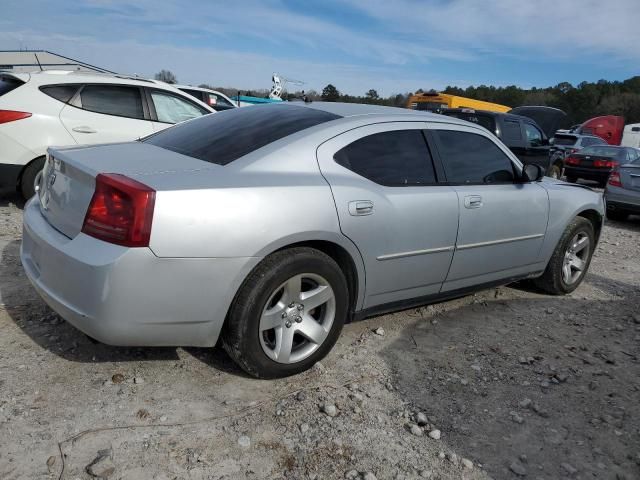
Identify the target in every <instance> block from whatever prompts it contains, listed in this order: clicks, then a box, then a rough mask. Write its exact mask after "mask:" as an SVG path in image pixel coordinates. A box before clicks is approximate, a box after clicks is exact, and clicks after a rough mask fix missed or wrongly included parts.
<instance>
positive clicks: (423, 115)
mask: <svg viewBox="0 0 640 480" xmlns="http://www.w3.org/2000/svg"><path fill="white" fill-rule="evenodd" d="M283 103H294V104H295V105H296V106H304V107H307V108H313V109H316V110H322V111H324V112H328V113H332V114H334V115H338V116H340V117H344V118H349V117H357V116H361V115H376V116H383V115H384V116H387V115H389V116H404V117H411V119H414V120H416V121H428V120H432V121H437V122H447V123H456V124H461V125H462V124H464V125H467V124H468V123H469V122H465V121H464V120H460V119H457V118H451V117H444V116H443V115H438V114H436V113H431V112H425V111H419V110H409V109H408V108H398V107H387V106H384V105H369V104H364V103H341V102H304V103H303V102H283Z"/></svg>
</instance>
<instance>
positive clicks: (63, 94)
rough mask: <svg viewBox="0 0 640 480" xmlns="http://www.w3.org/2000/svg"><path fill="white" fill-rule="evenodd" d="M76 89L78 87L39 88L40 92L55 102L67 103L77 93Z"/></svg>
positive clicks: (47, 86)
mask: <svg viewBox="0 0 640 480" xmlns="http://www.w3.org/2000/svg"><path fill="white" fill-rule="evenodd" d="M78 87H79V85H46V86H44V87H40V91H41V92H42V93H46V94H47V95H49V96H50V97H53V98H55V99H56V100H60V101H61V102H64V103H67V102H68V101H69V100H71V97H73V96H74V95H75V93H76V92H77V91H78Z"/></svg>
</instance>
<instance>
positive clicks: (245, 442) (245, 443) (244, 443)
mask: <svg viewBox="0 0 640 480" xmlns="http://www.w3.org/2000/svg"><path fill="white" fill-rule="evenodd" d="M238 445H240V446H241V447H242V448H249V447H250V446H251V439H250V438H249V437H247V436H246V435H242V436H241V437H240V438H238Z"/></svg>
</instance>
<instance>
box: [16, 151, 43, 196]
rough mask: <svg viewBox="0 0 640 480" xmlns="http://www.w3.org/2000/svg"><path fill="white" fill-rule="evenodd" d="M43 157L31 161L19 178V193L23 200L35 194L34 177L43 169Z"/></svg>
mask: <svg viewBox="0 0 640 480" xmlns="http://www.w3.org/2000/svg"><path fill="white" fill-rule="evenodd" d="M44 161H45V157H39V158H36V159H35V160H32V161H31V163H30V164H29V165H27V166H26V168H25V169H24V171H23V172H22V176H21V177H20V193H22V196H23V197H24V199H25V200H29V199H30V198H31V197H33V196H34V195H35V194H36V189H35V186H34V182H35V181H36V176H37V175H38V173H39V172H40V170H42V169H43V168H44Z"/></svg>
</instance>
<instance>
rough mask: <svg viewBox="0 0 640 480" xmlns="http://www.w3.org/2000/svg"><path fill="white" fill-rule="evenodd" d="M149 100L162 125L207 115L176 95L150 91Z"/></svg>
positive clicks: (204, 111)
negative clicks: (151, 101)
mask: <svg viewBox="0 0 640 480" xmlns="http://www.w3.org/2000/svg"><path fill="white" fill-rule="evenodd" d="M151 99H152V100H153V105H154V106H155V108H156V116H157V117H158V121H159V122H163V123H180V122H184V121H185V120H191V119H192V118H196V117H201V116H202V115H206V114H207V113H209V112H208V111H206V110H204V109H202V108H200V107H197V106H196V105H195V104H193V103H191V102H188V101H187V100H185V99H183V98H180V97H178V96H177V95H173V94H171V93H167V92H162V91H160V90H152V91H151Z"/></svg>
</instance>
